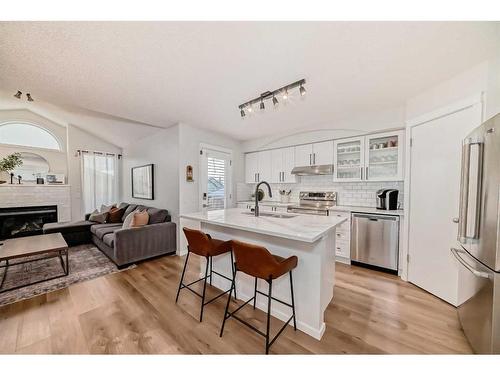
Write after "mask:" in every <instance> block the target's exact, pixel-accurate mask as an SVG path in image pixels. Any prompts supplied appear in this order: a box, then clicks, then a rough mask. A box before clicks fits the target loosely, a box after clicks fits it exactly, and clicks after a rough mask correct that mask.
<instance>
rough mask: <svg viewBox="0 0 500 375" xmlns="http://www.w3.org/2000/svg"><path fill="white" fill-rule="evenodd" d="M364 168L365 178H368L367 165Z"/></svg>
mask: <svg viewBox="0 0 500 375" xmlns="http://www.w3.org/2000/svg"><path fill="white" fill-rule="evenodd" d="M365 168H366V172H365V180H368V167H365Z"/></svg>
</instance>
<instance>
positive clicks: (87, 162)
mask: <svg viewBox="0 0 500 375" xmlns="http://www.w3.org/2000/svg"><path fill="white" fill-rule="evenodd" d="M82 194H83V208H84V210H85V212H84V213H90V212H93V211H94V210H95V209H99V208H100V207H101V205H102V204H105V205H109V204H113V203H116V202H117V200H118V157H117V155H115V154H108V153H102V152H92V151H82Z"/></svg>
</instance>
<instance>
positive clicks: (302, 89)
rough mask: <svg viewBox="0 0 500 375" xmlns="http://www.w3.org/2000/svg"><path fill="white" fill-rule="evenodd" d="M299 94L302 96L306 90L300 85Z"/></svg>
mask: <svg viewBox="0 0 500 375" xmlns="http://www.w3.org/2000/svg"><path fill="white" fill-rule="evenodd" d="M299 92H300V96H304V95H305V94H306V89H305V88H304V86H302V85H300V88H299Z"/></svg>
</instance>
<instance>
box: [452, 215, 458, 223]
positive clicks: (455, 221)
mask: <svg viewBox="0 0 500 375" xmlns="http://www.w3.org/2000/svg"><path fill="white" fill-rule="evenodd" d="M452 221H453V222H454V223H455V224H458V223H460V219H459V218H458V217H454V218H453V219H452Z"/></svg>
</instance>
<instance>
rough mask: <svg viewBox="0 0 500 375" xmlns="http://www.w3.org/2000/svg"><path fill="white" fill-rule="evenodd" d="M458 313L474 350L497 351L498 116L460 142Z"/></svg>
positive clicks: (499, 288)
mask: <svg viewBox="0 0 500 375" xmlns="http://www.w3.org/2000/svg"><path fill="white" fill-rule="evenodd" d="M462 147H463V148H462V173H461V183H460V214H459V218H458V219H455V221H456V222H458V228H459V229H458V244H457V246H455V247H453V248H452V249H451V253H452V255H453V256H454V257H455V259H456V260H457V266H458V267H459V274H458V283H459V284H458V298H459V307H458V315H459V318H460V322H461V324H462V327H463V330H464V332H465V335H466V336H467V339H468V340H469V343H470V344H471V346H472V348H473V349H474V351H475V352H476V353H496V354H499V353H500V114H497V115H496V116H495V117H493V118H492V119H490V120H488V121H486V122H485V123H484V124H482V125H481V126H479V127H478V128H476V129H475V130H474V131H473V132H471V133H470V134H469V135H468V136H467V137H466V138H465V140H464V142H463V146H462Z"/></svg>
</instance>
